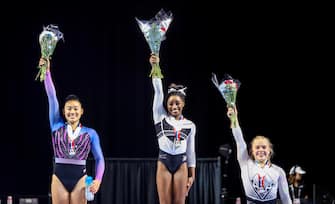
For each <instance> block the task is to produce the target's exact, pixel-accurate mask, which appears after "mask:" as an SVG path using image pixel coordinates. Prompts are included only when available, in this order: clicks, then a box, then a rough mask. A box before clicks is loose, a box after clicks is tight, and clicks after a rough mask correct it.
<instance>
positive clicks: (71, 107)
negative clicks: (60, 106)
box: [63, 100, 84, 124]
mask: <svg viewBox="0 0 335 204" xmlns="http://www.w3.org/2000/svg"><path fill="white" fill-rule="evenodd" d="M63 111H64V112H63V113H64V116H65V119H66V121H67V122H68V123H70V124H76V123H79V120H80V118H81V116H82V115H83V113H84V109H83V108H82V106H81V103H80V102H79V101H77V100H69V101H66V103H65V105H64V110H63Z"/></svg>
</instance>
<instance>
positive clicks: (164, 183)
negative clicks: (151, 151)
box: [156, 161, 172, 204]
mask: <svg viewBox="0 0 335 204" xmlns="http://www.w3.org/2000/svg"><path fill="white" fill-rule="evenodd" d="M156 184H157V191H158V197H159V203H160V204H171V201H172V198H171V197H172V175H171V173H170V172H169V170H167V168H166V167H165V165H164V164H163V163H162V162H160V161H158V162H157V172H156Z"/></svg>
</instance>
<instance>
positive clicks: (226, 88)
mask: <svg viewBox="0 0 335 204" xmlns="http://www.w3.org/2000/svg"><path fill="white" fill-rule="evenodd" d="M212 82H213V83H214V85H215V86H216V87H217V88H218V90H219V91H220V93H221V95H222V96H223V98H224V100H225V101H226V103H227V106H228V107H235V103H236V95H237V91H238V89H239V88H240V86H241V82H240V81H239V80H237V79H233V78H232V77H231V76H230V75H228V74H225V76H224V78H223V80H222V82H221V83H220V84H219V83H218V80H217V78H216V75H215V74H214V73H213V74H212Z"/></svg>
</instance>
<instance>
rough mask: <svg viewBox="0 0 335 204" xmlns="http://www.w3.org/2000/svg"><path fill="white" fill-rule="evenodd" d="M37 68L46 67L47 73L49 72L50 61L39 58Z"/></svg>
mask: <svg viewBox="0 0 335 204" xmlns="http://www.w3.org/2000/svg"><path fill="white" fill-rule="evenodd" d="M38 66H39V67H42V66H46V67H47V71H50V60H49V59H47V58H43V57H41V58H40V61H39V63H38Z"/></svg>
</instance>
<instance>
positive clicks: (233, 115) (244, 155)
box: [227, 106, 249, 163]
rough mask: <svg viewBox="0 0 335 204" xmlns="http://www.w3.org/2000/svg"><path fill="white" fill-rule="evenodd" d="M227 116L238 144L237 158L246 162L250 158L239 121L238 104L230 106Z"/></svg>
mask: <svg viewBox="0 0 335 204" xmlns="http://www.w3.org/2000/svg"><path fill="white" fill-rule="evenodd" d="M227 116H228V118H229V119H230V128H231V129H232V132H233V136H234V139H235V142H236V146H237V160H238V161H239V163H241V162H246V161H247V160H248V159H249V155H248V149H247V144H246V143H245V141H244V138H243V134H242V130H241V127H240V125H239V122H238V117H237V109H236V106H235V107H228V111H227Z"/></svg>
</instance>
